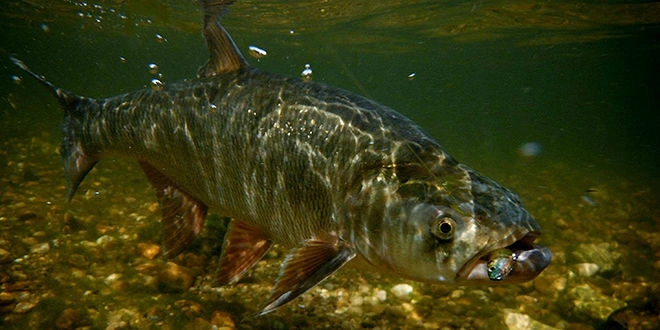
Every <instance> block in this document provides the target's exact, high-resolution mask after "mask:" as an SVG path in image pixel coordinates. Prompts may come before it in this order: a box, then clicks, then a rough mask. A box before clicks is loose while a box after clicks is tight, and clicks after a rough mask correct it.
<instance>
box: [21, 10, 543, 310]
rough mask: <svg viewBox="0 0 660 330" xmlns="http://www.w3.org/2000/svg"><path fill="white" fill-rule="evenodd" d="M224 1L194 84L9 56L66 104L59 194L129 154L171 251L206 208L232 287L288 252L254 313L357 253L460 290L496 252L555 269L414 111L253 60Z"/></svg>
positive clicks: (510, 279)
mask: <svg viewBox="0 0 660 330" xmlns="http://www.w3.org/2000/svg"><path fill="white" fill-rule="evenodd" d="M231 2H232V1H219V0H215V1H211V0H204V1H201V3H202V9H203V12H204V20H203V25H204V26H203V35H204V38H205V39H206V44H207V46H208V48H209V51H210V58H209V60H208V62H207V63H206V64H205V65H204V66H202V67H201V68H200V70H199V72H198V77H197V78H196V79H191V80H185V81H182V82H179V83H173V84H166V85H163V86H162V88H158V89H151V88H146V89H142V90H137V91H135V92H131V93H128V94H123V95H118V96H114V97H109V98H102V99H92V98H87V97H82V96H77V95H75V94H73V93H71V92H68V91H65V90H63V89H60V88H58V87H55V86H54V85H53V84H51V83H50V82H48V81H46V80H45V78H44V77H43V76H40V75H38V74H35V73H32V72H31V71H30V70H29V69H28V67H27V66H26V65H25V64H23V63H22V62H21V61H20V60H17V59H15V58H13V57H12V61H13V62H14V63H15V64H16V65H18V66H19V67H20V68H22V69H23V70H25V71H27V72H28V73H29V74H31V75H32V76H34V77H35V78H36V79H37V80H39V81H40V82H41V83H42V84H43V85H45V86H47V87H48V88H49V90H50V91H51V92H52V94H54V95H55V97H57V99H58V100H59V102H60V104H61V105H62V108H63V109H64V125H63V133H64V138H63V140H62V145H61V154H62V162H63V165H64V173H65V177H66V196H67V198H68V199H71V198H72V197H73V196H74V193H75V191H76V190H77V188H78V186H79V185H80V183H81V182H82V180H83V179H84V177H85V176H86V175H87V173H88V172H89V171H90V170H91V169H92V168H93V167H94V165H95V164H96V163H97V162H98V161H100V160H101V159H103V158H104V157H106V156H107V155H121V156H125V157H131V158H134V159H136V160H137V161H138V162H139V164H140V166H141V168H142V170H143V171H144V173H145V174H146V176H147V178H148V179H149V182H150V183H151V185H152V186H153V188H154V190H155V192H156V197H157V198H158V200H159V202H160V206H161V209H162V216H163V217H162V223H163V225H164V226H163V228H164V229H163V238H164V239H163V245H164V254H165V255H166V256H168V257H172V256H175V255H177V254H178V253H180V252H181V251H182V250H184V249H185V248H186V247H187V246H188V245H189V244H190V243H191V242H192V241H193V239H194V238H195V237H196V236H197V234H198V233H199V232H200V231H201V230H202V228H203V224H204V220H205V218H206V215H207V212H208V210H213V211H214V212H217V213H218V214H220V215H223V216H228V217H230V218H231V219H232V220H231V222H230V225H229V228H228V231H227V233H226V236H225V238H224V243H223V244H224V245H223V248H222V254H221V257H220V265H219V268H220V269H219V274H220V275H219V276H218V280H217V284H218V285H225V284H230V283H234V282H237V281H239V279H240V278H241V276H242V275H243V274H244V273H245V272H246V271H248V270H249V269H250V268H252V267H253V266H254V265H255V264H256V263H257V261H259V260H260V259H261V258H262V257H263V256H264V254H265V253H266V252H267V251H268V249H269V248H270V247H271V246H272V245H273V244H275V243H276V244H280V245H281V246H284V247H287V248H289V252H288V255H287V256H286V258H285V260H284V262H283V263H282V266H281V271H280V274H279V278H278V279H277V282H276V283H275V285H274V287H273V289H272V292H271V294H270V297H268V299H267V300H266V301H265V304H264V305H263V307H262V308H261V310H260V311H259V312H258V314H259V315H263V314H266V313H269V312H271V311H273V310H275V309H276V308H278V307H280V306H282V305H284V304H286V303H287V302H289V301H291V300H293V299H294V298H296V297H297V296H299V295H301V294H302V293H304V292H305V291H307V290H309V289H310V288H312V287H314V286H315V285H317V284H318V283H319V282H321V281H322V280H324V279H325V278H327V277H328V276H330V275H331V274H333V273H334V272H335V271H337V270H338V269H340V268H341V267H342V266H344V265H345V264H346V263H348V262H349V261H351V260H357V259H362V260H364V261H366V262H367V263H368V264H370V265H371V266H373V267H374V268H375V269H377V270H379V271H383V272H389V273H393V274H396V275H398V276H401V277H404V278H409V279H413V280H418V281H426V282H431V283H440V282H446V283H463V284H464V283H495V281H493V280H492V278H493V275H489V272H488V270H487V263H488V262H489V261H491V260H492V257H491V255H492V252H493V251H497V250H500V249H505V248H506V249H509V250H511V251H514V252H515V253H516V255H517V257H516V260H515V262H513V264H512V267H511V268H510V269H509V268H506V269H503V268H502V270H506V271H505V272H504V273H505V274H504V273H503V274H502V276H501V280H499V281H497V283H515V282H523V281H527V280H531V279H533V278H534V277H536V276H537V275H538V274H539V273H540V272H541V271H542V270H543V269H544V268H545V267H546V266H547V265H548V264H549V263H550V260H551V258H552V254H551V253H550V251H549V250H548V249H547V248H545V247H542V246H540V245H536V244H535V240H536V239H537V237H538V236H539V234H540V227H539V225H538V224H537V222H536V221H535V220H534V219H533V218H532V217H531V216H530V214H529V213H528V212H527V211H526V210H525V209H524V208H523V206H522V204H521V201H520V199H519V197H518V196H517V195H516V194H514V193H513V192H511V191H510V190H508V189H506V188H504V187H502V186H500V185H499V184H497V183H496V182H495V181H493V180H491V179H488V178H486V177H484V176H482V175H480V174H479V173H477V172H476V171H474V170H472V169H471V168H469V167H467V166H465V165H463V164H461V163H459V162H458V161H456V160H455V159H454V158H452V157H451V156H450V155H449V154H448V153H447V152H446V151H445V150H444V149H443V148H442V147H441V146H440V145H439V144H438V143H437V142H436V141H435V140H434V139H433V138H432V137H431V136H429V135H428V134H427V133H425V132H424V131H423V130H422V129H421V128H420V127H419V126H417V125H416V124H415V123H413V122H412V121H410V120H409V119H408V118H406V117H404V116H403V115H401V114H400V113H398V112H396V111H394V110H392V109H390V108H388V107H386V106H383V105H380V104H378V103H376V102H374V101H372V100H369V99H367V98H364V97H362V96H359V95H355V94H353V93H350V92H347V91H344V90H341V89H338V88H334V87H330V86H326V85H323V84H318V83H315V82H311V81H303V80H302V79H300V78H291V77H284V76H281V75H277V74H271V73H267V72H262V71H260V70H258V69H255V68H253V67H251V66H249V65H248V63H247V62H246V60H245V59H244V57H243V56H242V55H241V53H240V51H239V50H238V49H237V48H236V46H235V44H234V42H233V41H232V39H231V37H230V36H229V34H228V33H227V32H226V30H225V29H224V28H223V27H222V26H221V24H220V20H221V18H222V15H223V13H224V12H225V11H226V8H225V7H226V6H227V5H228V4H229V3H231ZM506 258H507V257H501V256H500V257H496V259H497V260H499V261H509V260H508V259H506ZM504 264H506V263H504ZM497 267H500V268H501V267H503V266H501V265H500V266H497ZM491 273H492V272H491ZM496 279H499V278H496Z"/></svg>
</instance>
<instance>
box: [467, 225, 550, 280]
mask: <svg viewBox="0 0 660 330" xmlns="http://www.w3.org/2000/svg"><path fill="white" fill-rule="evenodd" d="M538 236H539V234H538V233H536V232H529V233H527V234H526V235H525V236H523V237H522V238H520V239H518V240H517V241H515V242H514V243H513V244H511V245H508V246H504V247H499V248H496V249H493V250H491V251H487V252H485V253H484V254H482V255H480V256H478V257H477V258H475V259H474V260H473V261H470V262H468V263H467V264H465V266H463V268H462V269H461V270H460V271H459V272H458V274H457V280H459V281H469V282H482V283H483V282H488V283H492V284H495V283H520V282H526V281H529V280H532V279H534V278H535V277H536V276H537V275H538V274H540V273H541V272H542V271H543V270H544V269H545V268H546V267H547V266H548V265H549V264H550V261H551V260H552V252H550V250H549V249H548V248H546V247H544V246H541V245H538V244H534V241H535V240H536V238H537V237H538Z"/></svg>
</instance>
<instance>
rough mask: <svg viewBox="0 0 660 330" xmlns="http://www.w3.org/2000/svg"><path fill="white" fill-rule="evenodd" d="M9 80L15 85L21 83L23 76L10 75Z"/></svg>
mask: <svg viewBox="0 0 660 330" xmlns="http://www.w3.org/2000/svg"><path fill="white" fill-rule="evenodd" d="M11 80H12V81H13V82H14V84H16V85H20V84H22V83H23V78H21V77H20V76H11Z"/></svg>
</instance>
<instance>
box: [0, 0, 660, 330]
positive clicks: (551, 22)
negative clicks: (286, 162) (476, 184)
mask: <svg viewBox="0 0 660 330" xmlns="http://www.w3.org/2000/svg"><path fill="white" fill-rule="evenodd" d="M0 1H1V2H0V4H1V5H2V11H0V328H3V329H20V328H23V329H25V328H30V329H585V330H586V329H658V328H660V214H659V213H658V212H657V211H658V205H660V197H658V193H659V190H660V175H659V174H660V171H659V169H660V102H659V100H660V97H659V95H660V75H659V74H658V68H659V67H660V66H659V65H660V62H659V59H660V2H652V1H521V0H513V1H501V0H495V1H480V0H473V1H429V0H425V1H424V0H410V1H366V0H352V1H347V0H341V1H333V0H315V1H307V0H304V1H282V0H270V1H250V0H244V1H241V0H238V1H236V2H235V3H234V4H232V5H231V7H230V8H229V10H228V14H227V15H226V16H224V17H223V19H222V24H223V26H224V27H225V29H226V30H227V31H228V32H229V33H230V34H231V36H232V38H233V40H234V42H235V43H236V45H237V47H238V48H239V49H240V50H241V52H242V53H243V55H244V56H245V58H246V60H247V62H248V63H249V64H250V65H251V66H252V67H255V68H258V69H260V70H263V71H268V72H274V73H279V74H283V75H286V76H291V77H297V78H300V79H303V80H307V81H310V80H311V81H313V82H318V83H322V84H327V85H331V86H335V87H338V88H342V89H345V90H348V91H350V92H353V93H356V94H359V95H363V96H365V97H367V98H369V99H371V100H374V101H376V102H378V103H380V104H383V105H385V106H388V107H390V108H392V109H395V110H396V111H398V112H400V113H401V114H403V115H404V116H406V117H408V118H410V119H411V120H412V121H414V122H415V123H417V124H418V125H419V126H420V127H421V128H422V129H423V130H424V131H425V132H427V133H428V134H429V135H430V136H432V137H433V138H434V139H435V140H436V141H437V142H438V143H439V144H440V145H442V146H443V147H444V148H445V149H446V150H447V151H448V152H449V153H450V154H451V155H452V156H453V157H455V158H456V159H457V160H458V161H460V162H461V163H464V164H466V165H467V166H469V167H471V168H473V169H475V170H477V171H478V172H479V173H481V174H482V175H484V176H486V177H488V178H491V179H493V180H495V181H497V182H499V183H500V184H502V185H503V186H505V187H507V188H509V189H511V190H513V191H515V192H516V193H517V194H518V195H519V196H520V198H521V199H522V201H523V203H524V206H525V209H527V210H528V211H529V212H530V214H531V215H532V216H533V217H534V219H536V221H537V222H538V224H539V225H540V226H541V229H542V230H541V235H540V236H539V237H538V238H537V242H538V243H539V244H542V245H543V246H545V247H547V248H548V249H549V250H550V251H552V254H553V257H552V262H551V263H550V264H549V266H548V267H547V268H546V269H545V270H544V271H543V272H541V273H540V274H539V275H538V276H537V277H535V278H534V279H533V280H531V281H528V282H525V283H513V284H506V283H505V282H506V281H503V282H502V283H501V284H498V282H497V281H492V283H485V284H483V283H482V284H475V285H461V284H451V283H448V284H443V283H423V282H417V281H414V280H410V279H407V278H404V277H400V276H395V275H390V274H384V273H381V272H379V271H375V270H374V269H372V268H370V267H368V265H362V266H359V267H343V268H341V269H340V270H338V271H337V272H336V273H334V274H332V276H329V277H328V278H326V279H325V280H324V281H322V282H320V283H319V284H318V285H316V286H314V287H312V288H310V289H309V290H308V291H306V292H305V293H303V294H302V295H300V296H299V297H297V298H295V299H293V300H292V301H291V302H290V303H288V304H285V305H283V306H282V307H280V308H278V309H277V310H275V311H273V312H271V313H269V314H266V315H263V316H257V315H256V313H258V312H259V310H261V308H263V307H264V306H263V304H264V303H265V302H266V301H267V299H268V297H269V295H270V292H271V290H272V289H273V286H274V285H275V284H276V283H277V279H278V275H279V274H280V266H281V265H282V263H283V262H285V259H286V257H287V254H288V249H286V248H284V247H281V246H278V245H275V246H273V247H272V248H271V249H270V250H269V251H268V252H267V253H266V254H265V256H264V257H263V259H262V260H261V261H259V262H257V263H256V265H255V266H254V267H253V268H252V269H250V270H249V271H247V272H246V273H245V275H244V276H243V277H242V278H241V279H240V281H238V282H237V283H234V284H231V285H225V286H218V285H216V280H217V278H218V267H219V264H220V260H219V258H220V256H221V253H222V250H223V238H224V237H225V233H226V232H227V230H228V225H229V219H228V218H225V217H223V216H224V215H223V214H221V213H218V212H217V211H218V210H214V209H213V208H211V209H209V212H208V216H207V218H206V223H205V225H204V228H203V230H201V232H200V233H199V235H198V236H197V238H196V239H195V240H194V242H192V244H191V245H190V246H188V247H187V248H186V249H185V250H183V252H182V253H181V254H179V255H177V256H175V257H169V258H168V257H166V256H164V254H165V253H164V251H163V245H162V242H163V237H162V236H163V229H162V225H161V211H160V207H159V201H158V199H157V198H156V195H155V194H154V189H153V188H152V187H151V185H150V181H149V180H148V178H147V177H146V176H145V174H144V173H143V171H142V169H141V166H140V165H139V164H138V162H136V161H135V159H131V158H126V157H110V158H106V159H103V161H100V162H99V163H98V164H97V165H96V166H95V167H94V169H92V170H91V171H90V172H89V174H88V175H87V177H86V178H85V180H84V181H83V182H82V183H81V184H80V187H79V188H78V190H77V192H76V194H75V195H73V198H72V199H71V201H67V196H66V195H67V186H66V183H67V182H66V178H65V174H64V169H63V167H62V157H61V155H60V146H61V144H62V134H63V132H62V125H63V123H64V116H63V113H62V108H61V107H60V104H59V103H58V100H57V99H56V98H55V97H53V95H51V93H49V91H48V90H47V89H46V88H44V87H43V86H41V85H40V84H39V83H38V82H37V80H36V79H34V77H31V76H30V75H29V74H27V73H26V72H25V71H23V70H21V69H20V68H19V67H17V66H16V65H14V63H12V61H11V60H10V56H13V57H15V58H17V59H20V61H22V62H23V63H25V64H26V65H27V66H29V68H30V69H31V70H33V71H34V72H36V73H37V74H39V75H44V77H46V78H47V79H48V81H50V82H52V83H53V84H54V85H56V86H58V87H61V88H63V89H65V90H67V91H71V92H74V93H76V94H78V95H84V96H86V97H92V98H103V97H110V96H114V95H119V94H123V93H128V92H131V91H134V90H138V89H142V88H151V89H154V90H160V89H162V88H164V87H166V86H168V85H169V84H173V83H175V82H177V81H182V80H186V79H189V80H190V79H193V78H195V77H196V75H197V74H198V70H199V68H200V67H201V66H202V65H203V64H204V63H206V61H207V60H208V58H209V52H208V49H207V46H206V44H205V40H204V37H203V36H202V32H201V31H202V16H203V15H202V11H201V9H200V7H199V4H198V1H194V0H185V1H175V0H166V1H153V0H107V1H100V0H99V1H91V2H87V1H70V0H53V1H39V0H16V1H14V0H12V1H9V0H0ZM183 161H185V160H183ZM241 166H242V164H240V163H237V164H235V167H236V168H241ZM201 179H202V180H203V179H204V178H201ZM306 197H308V196H300V199H304V198H306Z"/></svg>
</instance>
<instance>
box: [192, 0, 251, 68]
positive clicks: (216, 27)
mask: <svg viewBox="0 0 660 330" xmlns="http://www.w3.org/2000/svg"><path fill="white" fill-rule="evenodd" d="M233 2H234V1H233V0H202V1H201V4H202V10H203V11H204V30H203V31H202V33H203V34H204V39H206V45H207V46H208V47H209V56H210V57H209V60H208V62H206V64H205V65H204V66H202V67H201V68H200V69H199V72H198V73H197V75H198V76H199V77H212V76H215V75H217V74H220V73H226V72H232V71H235V70H238V69H240V68H243V67H247V66H248V63H247V62H246V61H245V58H244V57H243V55H242V54H241V51H240V50H238V47H236V44H235V43H234V41H233V40H232V39H231V36H229V33H227V31H226V30H225V28H223V27H222V25H220V19H221V18H222V16H223V15H224V14H225V12H226V11H227V6H229V5H231V4H232V3H233Z"/></svg>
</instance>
